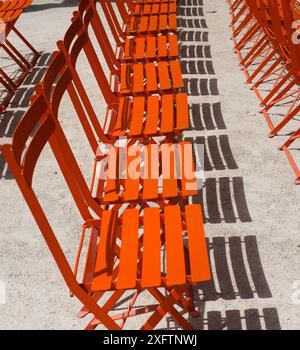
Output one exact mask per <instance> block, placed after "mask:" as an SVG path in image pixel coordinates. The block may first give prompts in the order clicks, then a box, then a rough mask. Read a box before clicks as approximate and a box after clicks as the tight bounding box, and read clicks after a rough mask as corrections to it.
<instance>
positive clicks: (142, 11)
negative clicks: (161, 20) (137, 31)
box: [133, 2, 176, 16]
mask: <svg viewBox="0 0 300 350" xmlns="http://www.w3.org/2000/svg"><path fill="white" fill-rule="evenodd" d="M168 13H176V3H175V2H164V3H162V2H157V3H155V2H154V3H153V2H152V3H143V4H136V5H135V7H134V10H133V14H134V15H135V16H141V15H158V14H168Z"/></svg>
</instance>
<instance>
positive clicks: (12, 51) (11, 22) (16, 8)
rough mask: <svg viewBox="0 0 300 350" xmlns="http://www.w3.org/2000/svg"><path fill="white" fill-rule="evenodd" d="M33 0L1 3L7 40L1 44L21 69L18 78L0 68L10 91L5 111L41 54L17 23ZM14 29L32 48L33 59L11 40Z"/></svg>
mask: <svg viewBox="0 0 300 350" xmlns="http://www.w3.org/2000/svg"><path fill="white" fill-rule="evenodd" d="M31 3H32V0H13V1H12V0H7V1H4V2H1V3H0V20H1V21H2V22H3V23H5V26H6V27H5V31H6V33H5V41H4V42H2V43H1V44H0V46H1V48H3V49H4V50H5V52H6V53H7V54H8V55H9V56H10V57H11V58H12V59H13V60H14V61H15V62H16V64H17V65H18V66H19V68H20V70H21V74H20V75H19V76H18V78H17V79H16V80H13V79H12V78H11V77H9V76H8V75H7V74H6V73H5V71H4V70H3V69H0V75H1V77H0V82H1V83H2V84H3V86H4V87H5V88H6V89H7V91H8V93H7V95H6V97H5V98H4V100H3V101H2V103H1V107H0V108H1V111H5V109H6V107H7V105H8V103H9V101H10V99H11V97H12V96H13V95H14V93H15V91H16V89H17V87H18V86H19V85H20V84H21V83H22V81H23V80H24V78H25V77H26V76H27V75H28V73H29V71H30V70H31V69H32V68H33V66H34V65H35V64H36V62H37V60H38V58H39V57H40V54H39V53H38V52H37V51H36V49H35V48H34V47H33V46H32V45H31V44H30V43H29V41H28V40H27V39H26V38H25V37H24V36H23V35H22V34H21V33H20V32H19V30H18V29H17V28H16V26H15V24H16V22H17V20H18V19H19V17H20V15H21V14H22V12H23V10H24V9H26V8H27V7H28V6H30V4H31ZM11 31H13V32H14V33H15V34H16V35H17V36H18V37H19V38H20V39H21V40H22V41H23V42H24V44H25V45H26V46H27V47H28V48H29V49H30V52H31V53H32V55H33V57H32V58H31V60H28V59H27V58H25V56H24V55H23V54H21V53H20V51H19V50H18V49H17V48H16V47H15V46H14V45H13V44H12V43H11V42H10V40H9V39H8V36H9V34H10V32H11Z"/></svg>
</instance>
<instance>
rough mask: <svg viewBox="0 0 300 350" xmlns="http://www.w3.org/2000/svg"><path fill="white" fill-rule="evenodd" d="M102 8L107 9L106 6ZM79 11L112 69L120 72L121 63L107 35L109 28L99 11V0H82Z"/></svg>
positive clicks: (114, 71)
mask: <svg viewBox="0 0 300 350" xmlns="http://www.w3.org/2000/svg"><path fill="white" fill-rule="evenodd" d="M109 6H112V5H111V3H109ZM102 8H104V9H105V6H103V7H102ZM78 12H79V15H80V17H81V19H82V21H83V23H84V25H85V27H86V30H87V31H88V32H89V33H90V32H91V31H93V33H94V35H95V37H96V39H97V42H98V44H99V46H100V48H101V50H102V54H103V56H104V58H105V60H106V63H107V65H108V67H109V69H110V71H111V72H112V73H116V74H119V71H120V63H119V61H118V60H117V59H116V55H115V48H113V47H112V44H111V41H110V39H109V37H108V35H107V28H105V27H104V25H103V23H102V20H101V18H100V15H99V13H98V11H97V0H82V1H81V2H80V4H79V7H78ZM107 12H108V11H107ZM115 35H116V37H118V35H119V33H115ZM115 40H116V39H115ZM119 41H120V40H119ZM116 42H117V41H116Z"/></svg>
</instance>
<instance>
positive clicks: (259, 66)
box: [228, 0, 300, 184]
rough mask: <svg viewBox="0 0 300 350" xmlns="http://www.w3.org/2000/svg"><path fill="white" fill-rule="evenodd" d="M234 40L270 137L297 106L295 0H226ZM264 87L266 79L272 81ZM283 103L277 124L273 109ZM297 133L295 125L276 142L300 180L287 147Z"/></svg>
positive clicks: (299, 51)
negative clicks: (281, 113)
mask: <svg viewBox="0 0 300 350" xmlns="http://www.w3.org/2000/svg"><path fill="white" fill-rule="evenodd" d="M228 3H229V6H230V13H231V27H232V31H233V42H234V46H235V50H236V52H237V54H238V56H239V59H240V63H241V65H242V68H243V70H244V72H245V74H246V78H247V83H249V84H250V83H251V84H252V85H251V89H252V90H254V91H255V93H256V95H257V96H258V98H259V101H260V105H261V106H262V107H263V109H262V111H261V112H262V113H263V114H264V116H265V118H266V121H267V123H268V126H269V128H270V133H269V136H270V137H274V136H275V135H277V134H278V133H279V132H282V130H283V128H284V127H285V126H286V125H287V124H288V123H289V122H290V121H291V120H292V119H294V118H295V117H296V116H297V115H298V114H299V112H300V104H299V97H300V91H299V84H300V76H299V71H300V47H299V42H300V41H299V31H298V29H299V24H298V23H297V20H299V1H298V0H235V1H232V0H228ZM270 81H273V83H272V86H271V89H268V90H267V91H266V89H265V86H264V85H263V84H264V83H268V84H270ZM283 104H286V105H287V106H288V108H287V112H286V113H285V115H283V116H282V117H281V119H280V121H279V122H276V124H275V123H274V122H273V120H272V118H271V112H272V110H274V111H275V112H276V108H277V107H278V106H279V105H283ZM299 136H300V129H299V130H296V131H295V132H294V133H293V134H292V135H291V136H290V137H289V138H288V140H287V141H286V142H285V143H284V144H283V145H282V146H281V147H280V148H279V149H280V150H281V151H283V152H284V153H285V154H286V156H287V159H288V160H289V162H290V164H291V166H292V168H293V170H294V172H295V174H296V180H295V183H296V184H300V171H299V168H298V166H297V164H296V162H295V160H294V158H293V157H292V154H291V152H290V146H291V144H292V143H293V142H294V141H295V140H296V139H298V138H299Z"/></svg>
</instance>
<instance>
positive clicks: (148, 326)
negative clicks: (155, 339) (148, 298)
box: [141, 286, 193, 330]
mask: <svg viewBox="0 0 300 350" xmlns="http://www.w3.org/2000/svg"><path fill="white" fill-rule="evenodd" d="M185 288H186V287H185V286H183V287H182V286H181V287H175V288H173V289H172V290H171V292H170V293H169V295H168V296H167V297H164V296H163V295H162V294H161V293H160V292H159V291H158V290H156V293H153V290H152V289H149V292H150V293H151V294H152V295H153V296H154V297H155V298H156V299H157V300H158V302H159V304H160V305H159V306H158V307H157V309H156V310H155V311H154V313H153V314H152V315H151V316H150V317H149V319H148V320H147V321H146V323H145V324H144V325H143V326H142V327H141V330H152V329H154V328H155V327H156V325H157V324H158V323H159V322H160V321H161V320H162V318H163V317H164V316H165V315H166V314H167V313H169V314H170V315H171V316H172V318H173V319H174V320H175V321H176V322H177V323H178V324H179V325H180V327H181V328H183V329H184V330H192V329H193V327H192V325H191V324H190V323H188V322H187V321H186V320H185V319H184V317H183V316H182V315H181V314H180V313H179V312H178V311H177V310H176V309H175V308H174V306H173V305H174V304H176V303H177V302H178V301H179V300H180V298H181V297H182V294H183V293H184V292H185Z"/></svg>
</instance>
